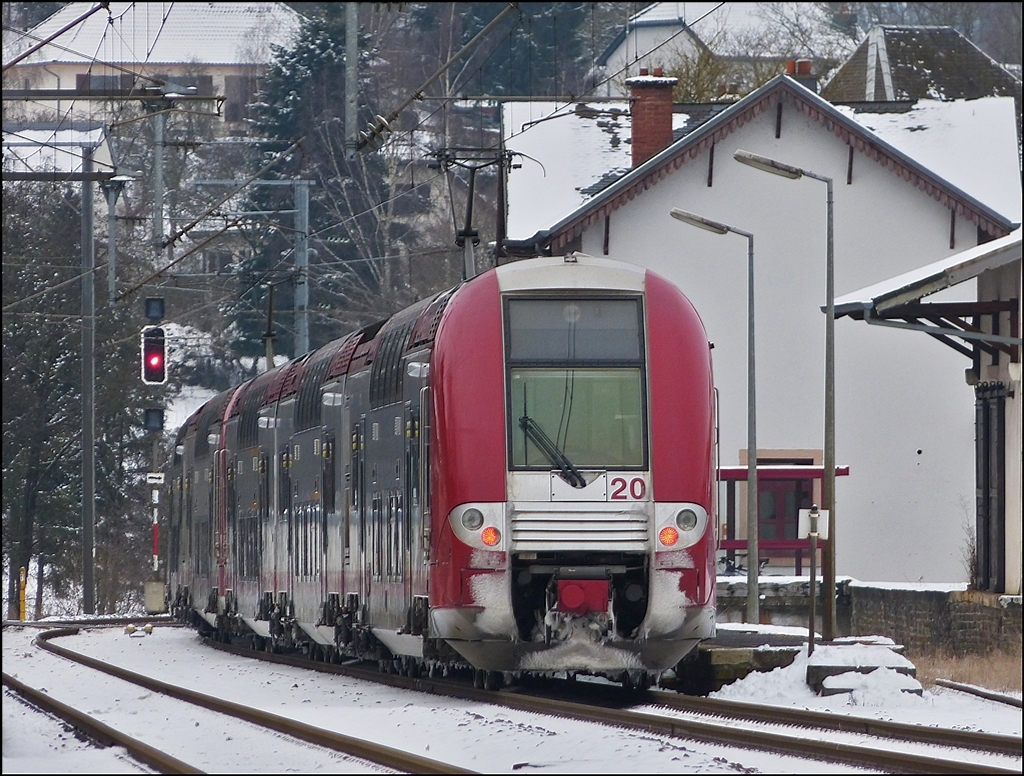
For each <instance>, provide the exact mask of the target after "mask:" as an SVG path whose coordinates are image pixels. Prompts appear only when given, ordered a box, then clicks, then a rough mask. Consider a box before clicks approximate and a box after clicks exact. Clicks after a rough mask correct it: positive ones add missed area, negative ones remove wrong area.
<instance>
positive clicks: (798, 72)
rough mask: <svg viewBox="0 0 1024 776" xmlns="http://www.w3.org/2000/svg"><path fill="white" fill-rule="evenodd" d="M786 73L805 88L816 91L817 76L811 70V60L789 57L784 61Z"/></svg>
mask: <svg viewBox="0 0 1024 776" xmlns="http://www.w3.org/2000/svg"><path fill="white" fill-rule="evenodd" d="M786 75H788V76H789V77H790V78H792V79H793V80H794V81H796V82H797V83H798V84H800V85H801V86H803V87H804V88H805V89H810V90H811V91H812V92H814V93H815V94H817V93H818V76H816V75H814V73H812V72H811V60H809V59H790V60H789V61H788V62H786Z"/></svg>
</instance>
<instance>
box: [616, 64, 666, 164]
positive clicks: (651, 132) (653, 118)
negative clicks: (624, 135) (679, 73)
mask: <svg viewBox="0 0 1024 776" xmlns="http://www.w3.org/2000/svg"><path fill="white" fill-rule="evenodd" d="M676 81H678V79H677V78H672V77H670V76H669V77H666V76H665V74H664V72H663V71H662V69H661V68H660V67H656V68H654V73H653V75H648V74H647V68H646V67H642V68H640V75H638V76H637V77H635V78H627V79H626V83H627V84H628V85H629V88H630V114H631V116H632V119H633V140H632V143H633V169H636V168H637V167H639V166H640V165H641V164H643V163H644V162H646V161H647V160H648V159H650V158H651V157H653V156H656V155H657V154H659V153H661V152H662V151H663V150H665V149H666V148H668V146H669V145H670V144H671V143H672V87H673V86H675V85H676Z"/></svg>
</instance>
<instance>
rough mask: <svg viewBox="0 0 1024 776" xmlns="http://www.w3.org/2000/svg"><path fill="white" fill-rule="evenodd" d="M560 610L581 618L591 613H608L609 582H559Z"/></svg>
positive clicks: (583, 580)
mask: <svg viewBox="0 0 1024 776" xmlns="http://www.w3.org/2000/svg"><path fill="white" fill-rule="evenodd" d="M558 609H559V611H562V612H573V613H574V614H577V615H580V616H582V615H584V614H589V613H590V612H606V611H608V580H607V579H560V580H558Z"/></svg>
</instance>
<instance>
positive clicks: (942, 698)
mask: <svg viewBox="0 0 1024 776" xmlns="http://www.w3.org/2000/svg"><path fill="white" fill-rule="evenodd" d="M720 627H722V628H730V627H731V628H743V629H749V628H751V627H756V626H746V625H742V626H741V625H733V626H730V625H722V626H720ZM762 627H763V628H765V630H766V631H767V630H773V631H778V630H779V627H780V626H762ZM791 630H792V632H799V631H800V629H796V628H794V629H791ZM34 634H35V630H34V629H31V628H26V629H12V628H5V629H4V632H3V663H4V670H5V671H6V672H7V673H10V674H13V675H14V676H16V677H17V678H19V679H20V680H22V681H24V682H26V683H28V684H31V685H34V686H39V685H42V686H44V687H46V688H47V691H48V692H50V694H51V695H53V696H54V697H56V698H58V699H70V698H71V697H72V694H74V695H75V696H79V695H81V696H84V697H85V698H86V700H85V704H86V705H85V708H87V709H89V710H90V711H92V712H94V713H97V714H99V716H100V717H101V718H102V719H103V721H105V722H106V723H107V724H112V725H117V726H120V725H126V726H127V727H128V729H129V732H131V733H132V734H133V735H143V734H145V735H146V736H147V740H148V741H149V742H150V743H152V744H153V745H155V746H160V747H161V748H163V747H164V746H167V747H168V748H169V750H170V752H171V753H172V754H174V755H175V756H177V757H179V758H180V759H182V760H185V761H186V762H189V763H191V764H193V765H196V766H198V767H200V768H203V769H204V770H208V771H211V772H215V771H218V770H219V771H232V770H233V771H237V772H245V771H248V772H253V773H261V772H262V773H272V772H279V771H284V770H291V771H299V772H320V771H330V772H343V773H366V772H377V771H380V770H381V769H380V768H378V767H376V766H373V765H370V764H367V763H364V762H360V761H356V760H353V759H351V758H347V757H345V756H343V755H340V754H338V753H336V752H329V751H326V750H322V749H318V748H316V747H313V746H310V745H308V744H304V743H293V742H290V741H288V740H287V739H285V738H283V737H281V736H276V735H267V734H266V733H265V732H264V733H259V732H258V731H257V730H256V729H255V728H253V727H252V726H249V725H246V724H243V723H241V722H236V721H234V720H228V721H227V722H225V721H224V720H223V718H219V717H216V716H214V715H212V714H207V713H205V712H202V711H199V710H196V709H194V708H192V707H186V706H184V704H182V703H180V702H178V701H174V700H172V699H165V698H161V697H159V696H156V695H154V694H153V693H151V692H149V691H146V690H142V689H139V688H138V687H134V686H132V685H127V684H124V683H122V682H120V680H116V679H113V678H111V677H100V676H93V675H92V674H91V673H89V672H86V671H85V669H82V668H80V667H75V666H74V665H73V664H71V663H69V662H68V661H65V660H63V659H61V658H58V657H56V656H53V655H50V654H49V653H46V652H43V651H41V650H39V649H38V648H37V647H35V646H33V645H32V644H31V639H32V637H33V636H34ZM61 643H62V644H63V645H64V646H68V647H71V648H75V649H79V650H81V651H83V652H86V653H87V654H90V655H93V656H95V657H101V658H103V659H104V660H106V661H108V662H111V663H115V664H118V665H123V666H125V667H127V668H130V669H133V670H137V671H144V672H148V673H152V674H153V675H155V676H157V678H161V679H164V680H170V679H174V680H175V681H177V682H178V683H180V684H182V685H184V686H189V687H194V688H197V689H200V690H202V691H204V692H208V693H217V694H222V695H225V696H226V697H230V698H232V699H233V700H236V701H239V702H243V703H248V704H252V705H255V706H262V707H264V708H266V709H267V710H270V711H274V712H276V713H279V714H287V715H289V716H292V717H296V718H299V719H303V720H305V721H309V722H314V723H316V724H319V725H323V726H326V727H332V728H335V729H337V730H339V731H341V732H344V733H346V734H347V735H355V736H364V737H367V738H370V739H372V740H376V741H378V742H380V743H384V744H387V745H390V746H401V747H404V748H406V749H408V750H409V751H413V752H416V753H418V754H421V755H423V756H425V757H432V758H436V759H438V760H442V761H445V762H450V763H455V764H458V765H461V766H463V767H467V768H471V769H474V770H478V771H485V772H498V773H501V772H511V771H518V770H523V769H528V770H529V771H530V772H538V771H540V772H559V773H593V772H621V771H622V770H623V769H624V768H626V767H628V768H629V769H630V770H633V771H636V772H639V773H646V772H660V773H697V772H700V773H708V772H728V773H735V772H736V771H737V770H740V771H743V770H745V769H756V770H757V771H760V772H764V773H848V772H857V771H858V769H856V768H852V767H850V766H840V765H836V766H829V765H827V764H821V763H818V762H815V761H804V760H798V759H796V758H793V757H788V756H781V755H773V754H768V753H758V752H750V751H746V750H742V749H738V748H736V747H728V746H718V745H713V744H705V743H700V742H695V741H688V740H685V739H676V738H668V737H666V736H661V735H654V734H648V733H641V732H636V731H628V730H622V729H617V728H613V727H608V726H603V725H598V724H592V723H584V722H577V721H573V720H564V719H556V718H552V717H547V716H544V715H539V714H531V713H527V712H521V711H517V710H512V709H506V708H502V707H499V706H491V705H487V704H481V703H473V702H466V701H460V700H455V699H446V698H441V697H437V696H431V695H426V694H423V693H419V692H411V691H404V690H398V689H394V688H389V687H382V686H377V685H374V684H372V683H368V682H365V681H361V680H355V679H350V678H347V677H342V676H334V675H325V674H315V673H311V672H306V671H304V670H301V669H296V668H290V667H286V666H268V665H267V664H263V663H258V662H256V661H252V660H247V659H245V658H240V657H236V656H232V655H226V654H224V653H221V652H218V651H215V650H213V649H210V648H207V647H204V646H203V645H202V644H201V643H200V642H199V640H198V638H197V636H196V635H195V633H194V632H192V631H190V630H187V629H184V628H173V627H157V628H155V629H154V631H153V633H152V635H145V634H143V633H141V632H136V633H135V634H134V635H129V634H126V633H125V632H124V631H123V629H121V628H108V629H102V630H99V629H97V630H92V631H88V632H83V633H82V634H81V635H79V636H77V637H73V638H71V639H63V640H62V641H61ZM829 649H833V650H834V649H842V650H843V653H844V654H843V657H842V659H844V660H848V661H850V662H858V661H862V662H869V663H871V664H874V662H879V661H878V656H877V655H874V654H872V650H874V649H878V647H877V646H862V645H850V646H848V647H844V648H837V647H831V648H827V647H824V646H818V648H817V649H816V650H815V654H814V658H817V659H834V658H835V655H830V654H829V653H828V650H829ZM885 651H886V652H887V653H888V655H889V662H895V663H899V662H900V660H901V658H899V656H897V655H895V653H893V652H891V651H890V650H885ZM807 660H808V658H807V656H806V654H803V655H801V656H799V657H798V658H797V660H796V661H795V662H794V663H793V665H792V666H789V667H787V668H780V669H776V670H775V671H772V672H770V673H759V674H751V675H750V676H748V677H747V678H746V679H743V680H740V681H737V682H735V683H733V684H731V685H728V686H726V687H725V688H723V689H722V690H721V691H719V692H718V693H716V694H715V697H721V698H727V699H730V700H746V701H757V702H761V703H772V704H777V705H779V706H780V707H797V708H811V709H828V710H831V711H833V712H834V713H841V714H858V715H862V716H868V717H872V718H881V719H895V720H899V721H904V722H911V723H918V724H923V725H935V726H945V727H951V728H952V727H956V728H959V729H968V730H985V731H991V732H999V733H1008V734H1014V735H1017V736H1019V735H1020V734H1021V713H1020V709H1018V708H1015V707H1012V706H1007V705H1004V704H997V703H994V702H992V701H985V700H982V699H979V698H975V697H973V696H969V695H965V694H962V693H958V692H956V691H953V690H944V689H941V688H936V689H935V691H931V692H930V691H925V692H924V693H923V694H922V695H921V696H920V697H919V696H917V695H911V694H906V693H903V692H901V689H900V687H901V683H902V682H903V681H904V680H902V679H900V678H899V676H898V675H897V674H896V672H895V671H892V670H889V669H884V668H883V669H881V670H879V671H876V672H875V673H872V674H869V675H868V676H867V677H865V678H863V679H862V681H861V686H860V687H859V688H858V689H857V690H856V691H854V692H853V693H852V694H844V695H836V696H831V697H825V698H822V697H818V696H816V695H814V693H813V692H812V691H811V690H810V689H809V688H808V687H807V686H806V683H805V681H804V676H805V671H806V665H807ZM882 662H884V661H882ZM651 710H653V707H652V709H651ZM848 735H849V734H848ZM148 737H152V738H148ZM846 740H850V741H856V740H857V738H856V737H850V738H848V739H846ZM228 742H231V743H230V744H229V743H228ZM232 747H235V749H232ZM228 750H230V751H236V750H237V751H240V752H243V753H244V754H242V755H238V754H234V755H232V757H235V758H241V759H233V760H230V761H227V762H225V760H224V758H225V757H226V756H227V755H226V754H225V752H227V751H228ZM928 751H931V752H933V753H935V749H934V748H932V749H929V750H928ZM1016 763H1017V765H1019V764H1020V761H1019V759H1018V760H1017V761H1016ZM1004 765H1005V761H1004ZM138 770H145V769H144V768H140V767H137V766H136V765H135V764H134V763H133V762H132V761H131V760H130V758H128V757H127V755H126V754H125V753H124V751H123V750H117V749H105V750H98V749H93V748H91V747H88V746H86V745H84V744H82V743H81V742H79V741H77V740H76V739H75V738H74V736H73V735H72V734H70V733H67V732H65V731H63V729H62V727H61V725H60V724H59V723H57V722H54V721H53V720H52V719H51V718H49V717H47V716H45V715H42V714H39V713H36V712H34V711H32V710H30V709H29V708H27V707H26V706H25V705H24V704H22V703H21V702H19V701H18V700H16V699H15V698H13V697H12V696H11V695H10V693H8V692H7V691H6V690H5V692H4V696H3V772H4V773H5V774H6V773H72V772H75V773H126V772H134V771H138Z"/></svg>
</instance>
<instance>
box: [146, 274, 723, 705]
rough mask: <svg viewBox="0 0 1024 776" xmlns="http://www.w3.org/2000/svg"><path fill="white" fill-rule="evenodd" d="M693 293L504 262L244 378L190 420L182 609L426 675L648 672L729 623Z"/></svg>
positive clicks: (172, 553)
mask: <svg viewBox="0 0 1024 776" xmlns="http://www.w3.org/2000/svg"><path fill="white" fill-rule="evenodd" d="M714 452H715V451H714V399H713V388H712V375H711V357H710V346H709V343H708V340H707V336H706V334H705V331H704V328H703V325H702V324H701V322H700V319H699V318H698V316H697V313H696V312H695V311H694V309H693V307H692V306H691V305H690V303H689V302H688V301H687V299H686V298H685V297H684V296H683V294H682V293H681V292H680V291H679V290H678V289H677V288H675V287H674V286H673V285H672V284H671V283H669V282H668V281H666V280H664V279H663V278H661V277H659V276H658V275H655V274H653V273H651V272H649V271H646V270H645V269H643V268H640V267H637V266H634V265H630V264H625V263H621V262H617V261H612V260H608V259H601V258H594V257H590V256H585V255H582V254H572V255H569V256H566V257H557V258H539V259H530V260H525V261H518V262H514V263H510V264H506V265H503V266H500V267H498V268H496V269H492V270H489V271H487V272H485V273H482V274H481V275H479V276H477V277H475V278H473V279H472V280H470V281H468V282H464V283H462V284H461V285H459V286H458V287H456V288H454V289H452V290H450V291H446V292H443V293H441V294H438V295H437V296H435V297H433V298H431V299H427V300H424V301H422V302H420V303H419V304H416V305H414V306H412V307H410V308H408V309H406V310H404V311H402V312H400V313H398V314H396V315H395V316H393V317H392V318H390V319H388V320H386V321H383V322H380V323H377V324H374V325H372V326H369V327H367V328H365V329H362V330H361V331H358V332H355V333H353V334H351V335H349V336H347V337H344V338H342V339H339V340H336V341H334V342H331V343H329V344H328V345H325V346H324V347H322V348H320V349H318V350H315V351H313V352H311V353H309V354H307V355H304V356H302V357H300V358H297V359H295V360H293V361H291V362H290V363H288V364H286V365H284V366H281V367H278V368H276V369H274V370H272V371H269V372H267V373H265V374H262V375H260V376H258V377H256V378H254V379H252V380H250V381H248V382H246V383H244V384H242V385H240V386H238V387H236V388H233V389H231V390H228V391H225V392H223V393H221V394H219V395H218V396H216V397H214V398H213V399H211V400H210V401H208V402H207V403H206V404H205V405H204V406H202V407H201V408H200V409H199V410H197V411H196V412H195V413H194V414H193V415H192V416H191V417H190V418H189V420H188V421H187V422H186V423H185V424H184V425H183V426H182V427H181V429H180V430H179V431H178V436H177V441H176V446H175V451H174V455H173V461H172V466H171V476H170V478H169V488H170V494H169V495H170V498H167V499H165V504H166V505H168V510H169V514H168V528H169V532H170V537H169V540H168V556H169V557H168V561H169V563H168V569H169V579H168V582H169V592H170V595H171V596H172V600H173V607H174V611H175V612H176V613H177V614H178V615H179V616H180V617H182V618H183V619H189V620H191V621H192V622H194V623H195V624H197V625H198V626H199V627H200V628H202V629H203V630H206V631H214V632H215V633H216V635H217V636H218V637H220V638H223V639H229V638H234V639H240V638H247V639H249V640H251V641H252V643H254V644H255V645H256V646H259V647H265V648H268V649H278V648H282V649H300V650H308V651H309V652H311V653H312V654H314V655H316V656H319V657H322V658H327V659H340V658H341V657H343V656H355V657H364V658H371V659H376V660H378V661H380V662H381V665H382V666H394V667H395V668H397V669H399V670H404V671H408V672H417V671H420V670H423V669H424V668H429V669H434V668H436V667H439V666H440V667H452V666H464V667H467V666H468V667H471V668H473V669H474V671H475V673H474V676H475V677H477V678H478V679H479V681H480V682H481V683H485V684H487V685H493V684H495V683H497V682H500V680H501V678H502V676H503V674H504V675H507V674H509V673H511V674H517V673H521V672H525V673H539V674H545V673H554V672H567V673H569V674H576V673H586V674H595V675H601V676H606V677H609V678H611V679H613V680H615V681H622V682H624V683H626V684H631V685H636V684H642V683H645V682H647V681H649V680H650V678H651V677H652V676H653V675H656V674H657V673H658V672H660V671H662V670H664V669H667V668H671V667H673V666H675V665H676V664H677V663H678V662H679V661H680V659H681V658H683V657H684V656H685V655H686V654H687V653H688V652H690V650H692V649H693V648H694V647H695V646H696V645H697V643H698V642H699V641H700V640H701V639H704V638H708V637H710V636H712V635H714V629H715V624H714V623H715V541H716V539H715V530H714V526H715V525H716V520H715V515H714V495H715V461H714Z"/></svg>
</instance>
